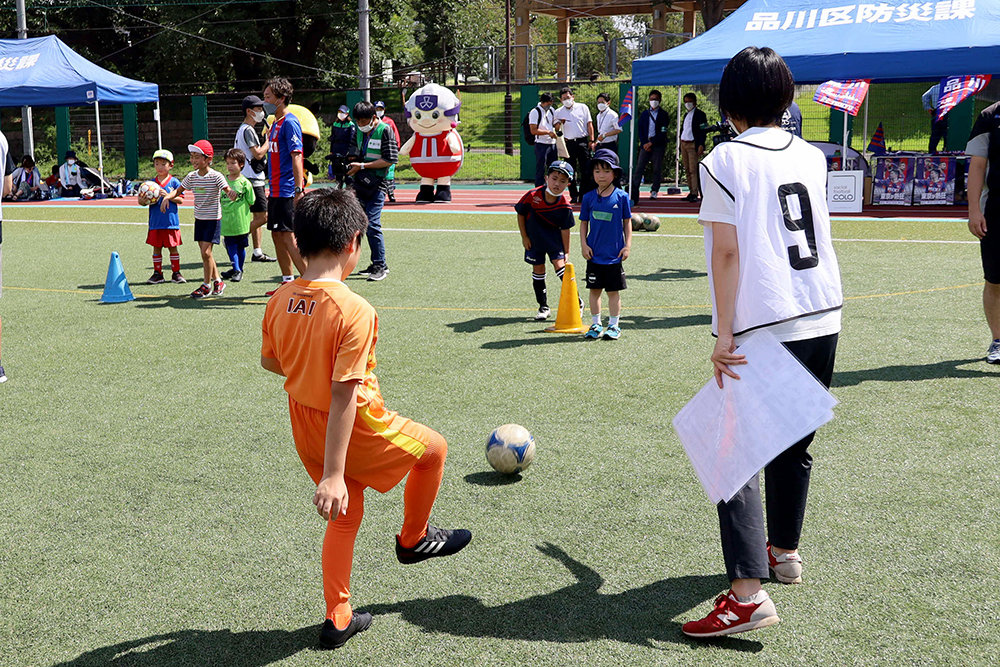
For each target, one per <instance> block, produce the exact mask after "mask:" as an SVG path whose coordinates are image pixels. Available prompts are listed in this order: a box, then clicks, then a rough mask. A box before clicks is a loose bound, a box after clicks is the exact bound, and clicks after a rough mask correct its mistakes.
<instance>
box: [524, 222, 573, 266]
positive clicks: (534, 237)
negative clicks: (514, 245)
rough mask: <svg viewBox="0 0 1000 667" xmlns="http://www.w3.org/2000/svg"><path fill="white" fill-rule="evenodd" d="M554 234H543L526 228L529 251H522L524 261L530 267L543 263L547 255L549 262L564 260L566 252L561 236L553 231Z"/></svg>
mask: <svg viewBox="0 0 1000 667" xmlns="http://www.w3.org/2000/svg"><path fill="white" fill-rule="evenodd" d="M555 232H556V233H555V234H552V233H545V232H542V231H540V230H538V229H531V228H530V227H529V228H528V240H529V241H531V250H525V251H524V261H525V262H526V263H528V264H531V265H532V266H538V265H539V264H544V263H545V256H546V255H548V256H549V259H550V260H551V261H555V260H557V259H565V258H566V250H565V248H563V242H562V234H561V233H560V232H559V231H558V230H555Z"/></svg>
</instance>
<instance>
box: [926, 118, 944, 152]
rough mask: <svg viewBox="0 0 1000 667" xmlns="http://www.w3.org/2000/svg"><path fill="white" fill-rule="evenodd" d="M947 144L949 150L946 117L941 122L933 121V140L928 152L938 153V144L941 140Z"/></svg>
mask: <svg viewBox="0 0 1000 667" xmlns="http://www.w3.org/2000/svg"><path fill="white" fill-rule="evenodd" d="M942 139H943V140H944V142H945V150H948V117H947V116H945V117H944V118H942V119H941V120H932V121H931V140H930V143H929V144H928V146H927V152H929V153H936V152H937V147H938V142H940V141H941V140H942Z"/></svg>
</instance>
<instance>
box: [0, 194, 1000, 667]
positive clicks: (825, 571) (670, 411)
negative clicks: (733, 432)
mask: <svg viewBox="0 0 1000 667" xmlns="http://www.w3.org/2000/svg"><path fill="white" fill-rule="evenodd" d="M181 215H182V222H183V223H190V222H191V220H192V213H191V210H190V209H182V214H181ZM4 218H5V219H4V229H3V232H4V244H3V250H4V267H3V269H4V276H3V278H4V291H3V299H2V300H0V316H2V317H3V357H2V359H3V365H4V367H5V368H6V370H7V373H8V375H9V377H10V381H9V382H7V383H6V384H4V385H2V386H0V487H2V489H3V492H2V494H0V517H2V518H0V543H2V548H0V588H2V591H3V593H2V595H0V664H3V665H4V666H8V665H9V666H11V667H13V666H15V665H16V666H21V665H23V666H31V667H39V666H48V665H74V666H77V665H80V666H82V665H141V666H148V667H153V666H168V665H169V666H173V665H253V666H263V665H272V664H280V665H328V664H337V665H469V664H476V665H477V666H482V667H485V666H487V665H511V664H530V665H533V666H540V665H647V664H649V665H675V664H676V665H682V664H683V665H779V664H780V665H792V664H796V665H838V666H839V665H993V664H996V661H997V655H998V654H1000V623H998V622H997V618H998V617H1000V603H998V601H997V591H998V590H1000V537H998V535H1000V514H998V511H997V509H996V499H997V498H998V497H1000V482H998V476H997V470H998V469H1000V447H998V445H1000V426H998V420H997V399H998V397H1000V368H998V367H993V366H989V365H987V364H986V363H985V362H984V361H983V360H982V359H983V356H984V355H985V351H986V347H987V345H988V343H989V335H988V330H987V329H986V326H985V323H984V320H983V315H982V307H981V301H980V292H981V285H982V283H981V277H982V274H981V270H980V265H979V249H978V246H977V245H976V244H975V243H969V241H972V240H973V239H972V237H971V236H970V235H969V234H968V231H967V229H966V226H965V224H964V223H963V222H961V221H957V222H956V221H952V222H935V221H921V222H898V221H895V222H894V221H841V220H837V221H835V222H834V237H835V238H836V239H840V240H839V241H837V242H836V243H835V246H836V249H837V252H838V256H839V260H840V265H841V271H842V274H843V280H844V290H845V294H846V295H847V297H848V299H849V300H848V301H847V302H846V305H845V309H844V330H843V333H842V335H841V342H840V347H839V350H838V360H837V371H836V373H835V376H834V387H833V392H834V393H835V394H836V396H837V398H838V399H840V401H841V403H840V405H839V406H838V408H837V409H836V414H837V416H836V418H835V419H834V421H833V422H831V423H830V424H829V425H827V426H826V427H824V428H823V429H822V430H821V431H820V433H819V434H818V436H817V438H816V442H815V443H814V445H813V446H812V449H811V451H812V452H813V455H814V456H815V459H816V461H815V465H814V475H813V482H812V489H811V495H810V504H809V509H808V512H807V516H806V525H805V530H804V535H803V541H802V545H801V551H802V555H803V558H804V560H805V564H806V567H805V573H804V578H805V583H804V584H803V585H800V586H781V585H778V584H770V585H768V590H769V591H770V592H771V595H772V597H773V598H774V600H775V604H776V605H777V609H778V613H779V615H780V616H781V617H782V623H781V624H779V625H778V626H776V627H773V628H769V629H765V630H762V631H757V632H752V633H748V634H743V635H739V636H736V637H731V638H727V639H721V640H717V641H711V642H694V641H690V640H688V639H686V638H685V637H684V636H683V635H682V634H681V632H680V625H681V624H682V623H683V622H684V621H687V620H690V619H692V618H696V617H699V618H700V617H701V616H703V615H704V614H705V613H707V612H708V611H709V610H710V608H711V602H712V600H713V599H714V597H715V596H716V595H717V594H719V593H720V592H722V591H723V590H725V589H726V587H727V582H726V581H725V577H724V575H723V574H722V573H723V572H724V568H723V564H722V557H721V550H720V548H719V537H718V527H717V519H716V513H715V510H714V508H713V507H712V506H711V504H710V503H709V502H708V500H707V499H706V496H705V494H704V492H703V491H702V490H701V487H700V486H699V484H698V481H697V479H696V477H695V474H694V472H693V470H692V469H691V467H690V464H689V463H688V461H687V458H686V456H685V455H684V453H683V450H682V449H681V446H680V443H679V442H678V440H677V438H676V436H675V435H674V434H673V431H672V429H671V426H670V421H671V419H672V418H673V416H674V414H675V413H676V412H677V411H678V410H679V409H680V408H681V407H682V406H683V405H684V404H685V403H686V402H687V400H688V399H690V397H691V396H693V395H694V393H695V392H696V391H697V390H698V389H699V388H700V387H701V386H702V385H703V384H704V383H705V382H706V381H707V379H708V378H709V375H710V369H711V366H710V363H709V362H708V355H709V353H710V351H711V348H712V339H711V337H710V336H709V319H710V317H709V313H710V310H709V308H708V306H707V304H708V281H707V278H706V275H705V260H704V254H703V248H702V242H701V240H700V228H699V227H698V225H697V224H696V223H695V222H694V221H693V220H690V219H672V220H668V219H665V220H664V224H663V227H662V228H661V229H660V231H659V233H658V234H656V235H654V234H646V233H637V234H636V235H635V239H634V242H633V252H632V257H631V258H630V259H629V260H628V261H627V263H626V271H627V273H628V276H629V278H628V280H629V289H628V290H627V291H626V292H624V294H623V317H622V328H623V337H622V339H621V340H619V341H617V342H610V341H596V342H585V341H584V340H582V338H581V337H579V336H567V335H557V334H546V333H542V331H541V330H542V326H541V325H539V324H538V323H536V322H533V321H532V320H531V316H532V315H533V313H534V310H535V309H534V300H533V294H532V291H531V278H530V276H529V273H530V270H529V268H528V267H527V266H526V265H525V264H524V263H523V262H522V261H521V253H522V250H521V247H520V242H519V239H518V237H517V236H516V234H511V233H509V232H510V231H511V230H513V229H516V221H515V219H514V217H513V216H511V215H447V214H414V213H395V212H387V213H385V215H384V217H383V224H384V226H385V227H386V228H387V231H386V241H387V246H388V256H389V265H390V267H391V273H390V275H389V277H388V279H386V280H385V281H384V282H382V283H367V282H364V281H361V280H351V281H350V285H351V286H352V288H353V289H355V290H356V291H357V292H358V293H360V294H361V295H363V296H365V297H366V298H368V299H369V300H370V301H371V302H372V303H373V304H374V305H375V307H376V308H377V309H378V311H379V316H380V336H379V342H378V348H377V352H378V362H379V366H378V369H377V373H378V376H379V379H380V381H381V384H382V390H383V394H384V396H385V399H386V402H387V404H388V405H389V406H390V407H391V408H393V409H396V410H398V411H400V412H401V413H403V414H405V415H407V416H410V417H412V418H414V419H417V420H419V421H422V422H425V423H427V424H429V425H431V426H432V427H434V428H435V429H437V430H439V431H440V432H441V433H443V434H444V435H445V437H446V438H447V439H448V442H449V456H448V463H447V465H446V468H445V479H444V483H443V486H442V489H441V493H440V496H439V498H438V501H437V504H436V506H435V512H434V515H433V516H432V521H434V522H435V523H436V524H437V525H441V526H444V527H468V528H470V529H471V530H472V531H473V532H474V535H475V536H474V539H473V542H472V544H471V545H470V546H469V547H468V548H467V549H466V550H465V551H463V552H462V553H461V554H459V555H457V556H455V557H453V558H449V559H439V560H432V561H429V562H426V563H422V564H419V565H414V566H402V565H400V564H399V563H397V562H396V560H395V557H394V554H393V543H394V542H393V535H394V534H395V532H396V531H397V530H398V526H399V522H400V521H401V516H402V509H401V507H402V492H401V488H397V489H396V490H394V491H392V492H390V493H388V494H386V495H384V496H383V495H380V494H378V493H376V492H373V491H371V490H369V492H368V493H367V495H366V518H365V522H364V524H363V526H362V529H361V533H360V535H359V537H358V546H357V549H356V560H355V571H354V577H353V581H352V589H353V594H354V598H353V602H354V604H355V607H356V608H358V609H368V610H370V611H372V612H373V613H374V614H375V621H374V623H373V625H372V627H371V629H370V630H368V631H367V632H366V633H364V634H362V635H359V636H358V637H356V638H354V639H352V640H351V641H350V642H349V643H348V645H347V646H346V647H345V648H343V649H341V650H339V651H337V652H334V653H328V652H321V651H318V650H316V645H317V638H318V632H319V625H320V623H321V622H322V620H323V612H324V606H323V598H322V590H321V581H320V560H319V553H320V545H321V540H322V534H323V525H322V520H320V519H319V518H318V517H317V515H316V512H315V509H314V508H313V506H312V503H311V499H312V494H313V489H314V487H313V485H312V484H311V482H310V480H309V478H308V477H307V475H306V473H305V471H304V469H303V468H302V466H301V464H300V463H299V461H298V458H297V456H296V454H295V450H294V446H293V444H292V439H291V430H290V427H289V424H288V416H287V407H286V405H287V404H286V399H285V394H284V392H283V390H282V387H281V380H280V378H278V377H277V376H274V375H271V374H269V373H267V372H265V371H264V370H262V369H261V368H260V367H259V352H260V321H261V316H262V314H263V310H264V304H265V299H264V298H263V297H262V296H261V295H262V294H263V292H264V291H265V289H269V288H270V285H271V284H272V281H273V280H274V278H275V276H276V274H277V267H276V265H275V264H267V265H262V264H249V263H248V268H247V272H246V277H245V279H244V281H243V282H242V283H238V284H230V285H229V288H228V289H227V291H226V294H225V297H224V298H216V299H206V300H204V301H201V302H195V301H193V300H191V299H187V298H182V297H184V296H185V295H186V294H187V293H189V292H190V291H191V289H193V288H194V286H196V284H197V283H193V284H188V285H172V284H169V283H168V284H165V285H157V286H147V285H144V284H142V282H143V281H144V280H145V279H146V278H147V277H148V275H149V273H150V268H149V267H150V257H149V255H150V253H149V248H148V246H146V245H144V240H145V226H144V224H139V225H126V224H80V223H82V222H91V223H110V222H115V223H127V222H131V223H142V222H143V221H144V211H142V210H141V209H138V208H136V209H108V208H99V207H88V208H72V209H67V208H58V209H57V208H44V207H34V208H26V207H10V206H5V207H4ZM59 220H61V221H67V222H70V224H62V223H57V222H55V221H59ZM40 221H47V222H40ZM500 231H506V232H508V233H493V232H500ZM479 232H482V233H479ZM191 233H192V232H191V228H190V227H184V229H183V234H184V236H185V240H186V242H185V245H183V246H182V248H181V259H182V263H183V265H184V272H185V273H186V275H187V276H188V278H189V279H192V278H196V277H197V276H199V275H200V263H199V262H198V260H197V249H196V244H194V243H193V242H192V241H191V240H190V239H191ZM902 239H906V240H905V241H902V242H890V241H900V240H902ZM576 243H577V241H576V239H574V252H575V259H576V260H577V261H578V260H579V252H578V250H577V248H578V246H577V245H576ZM270 247H271V246H270V241H269V240H267V241H265V249H269V248H270ZM113 250H114V251H118V252H119V253H120V254H121V256H122V259H123V261H124V266H125V270H126V274H127V276H128V278H129V280H130V281H131V283H132V290H133V292H134V293H135V294H136V296H137V298H136V300H135V301H134V302H131V303H126V304H118V305H101V304H99V303H98V302H97V299H98V298H99V296H100V294H101V291H102V288H103V280H104V277H105V273H106V272H107V266H108V257H109V255H110V252H111V251H113ZM216 257H217V259H218V260H220V261H221V260H223V259H224V253H223V251H222V250H221V249H219V250H218V251H217V252H216ZM223 268H226V267H225V266H223ZM549 293H550V302H551V303H552V305H553V306H554V305H555V303H556V302H557V299H558V297H557V295H558V286H557V285H556V282H555V278H554V275H553V273H552V271H551V270H550V271H549ZM507 422H517V423H520V424H523V425H524V426H526V427H527V428H528V429H530V430H531V431H532V432H533V434H534V436H535V438H536V440H537V442H538V454H537V458H536V461H535V463H534V465H533V466H532V468H531V469H530V470H528V471H527V472H526V473H525V474H524V475H523V477H521V478H517V479H513V480H508V479H505V478H502V477H500V476H498V475H496V474H495V473H493V472H492V471H491V470H490V469H489V467H488V465H487V464H486V461H485V457H484V443H485V439H486V436H487V435H488V434H489V432H490V430H491V429H493V428H494V427H495V426H498V425H500V424H503V423H507Z"/></svg>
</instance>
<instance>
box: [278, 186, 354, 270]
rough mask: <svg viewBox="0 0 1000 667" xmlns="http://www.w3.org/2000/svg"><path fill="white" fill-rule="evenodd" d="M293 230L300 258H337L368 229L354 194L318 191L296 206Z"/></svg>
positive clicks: (333, 189) (328, 190)
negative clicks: (330, 253)
mask: <svg viewBox="0 0 1000 667" xmlns="http://www.w3.org/2000/svg"><path fill="white" fill-rule="evenodd" d="M292 227H293V228H294V230H295V232H294V233H295V243H296V244H297V245H298V247H299V253H300V254H301V255H302V256H303V257H315V256H317V255H320V254H322V253H324V252H332V253H334V254H340V253H343V252H345V251H346V250H347V249H348V248H349V247H350V245H351V242H352V241H353V240H354V237H356V236H357V235H358V234H359V233H361V234H364V233H365V231H366V230H367V229H368V216H366V215H365V211H364V209H363V208H361V204H359V203H358V198H357V197H356V196H355V195H354V191H353V190H350V189H340V188H319V189H316V190H312V191H310V192H308V193H306V194H305V195H303V196H302V198H301V199H299V201H298V202H297V203H296V204H295V216H294V218H293V223H292Z"/></svg>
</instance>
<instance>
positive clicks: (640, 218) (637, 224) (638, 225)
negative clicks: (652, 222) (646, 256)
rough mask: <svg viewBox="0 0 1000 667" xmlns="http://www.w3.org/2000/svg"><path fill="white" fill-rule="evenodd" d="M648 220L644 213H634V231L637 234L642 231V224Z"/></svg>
mask: <svg viewBox="0 0 1000 667" xmlns="http://www.w3.org/2000/svg"><path fill="white" fill-rule="evenodd" d="M645 220H646V216H645V214H643V213H633V214H632V231H633V232H637V231H639V230H640V229H642V223H643V222H644V221H645Z"/></svg>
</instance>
